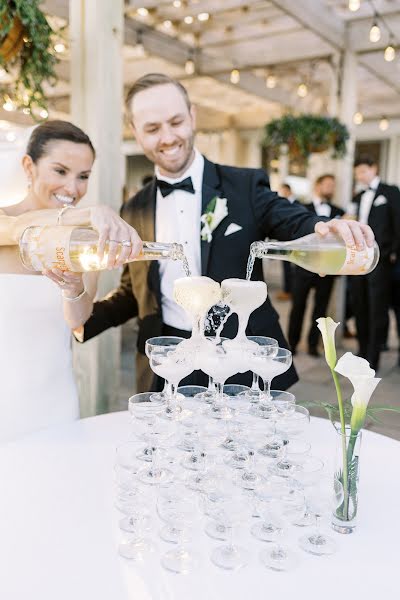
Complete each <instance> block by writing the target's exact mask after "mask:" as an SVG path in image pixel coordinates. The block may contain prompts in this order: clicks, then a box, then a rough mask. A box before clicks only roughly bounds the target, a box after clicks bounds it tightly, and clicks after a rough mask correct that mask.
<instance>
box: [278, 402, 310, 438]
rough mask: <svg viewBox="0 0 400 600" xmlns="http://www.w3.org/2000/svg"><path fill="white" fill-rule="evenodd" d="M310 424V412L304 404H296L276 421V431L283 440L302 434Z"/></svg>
mask: <svg viewBox="0 0 400 600" xmlns="http://www.w3.org/2000/svg"><path fill="white" fill-rule="evenodd" d="M309 425H310V413H309V411H308V410H307V408H304V406H298V405H296V406H295V407H294V411H293V412H290V413H289V414H286V415H284V416H283V417H282V418H281V419H279V421H278V422H277V425H276V427H277V432H278V433H279V435H281V436H282V437H283V439H284V440H289V439H292V438H294V437H300V436H302V435H303V434H304V433H305V431H306V430H307V429H308V426H309Z"/></svg>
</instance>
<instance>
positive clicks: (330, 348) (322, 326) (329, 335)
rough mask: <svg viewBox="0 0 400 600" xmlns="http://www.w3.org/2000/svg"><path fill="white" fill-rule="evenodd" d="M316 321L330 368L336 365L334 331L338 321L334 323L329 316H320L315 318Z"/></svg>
mask: <svg viewBox="0 0 400 600" xmlns="http://www.w3.org/2000/svg"><path fill="white" fill-rule="evenodd" d="M317 323H318V325H317V327H318V329H319V330H320V332H321V334H322V341H323V343H324V351H325V359H326V362H327V363H328V366H329V367H330V368H331V369H334V368H335V365H336V346H335V331H336V328H337V326H338V325H339V323H335V321H334V320H333V319H331V317H321V318H319V319H317Z"/></svg>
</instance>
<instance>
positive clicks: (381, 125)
mask: <svg viewBox="0 0 400 600" xmlns="http://www.w3.org/2000/svg"><path fill="white" fill-rule="evenodd" d="M388 127H389V121H388V119H387V118H386V117H382V119H381V120H380V121H379V129H380V130H381V131H386V130H387V129H388Z"/></svg>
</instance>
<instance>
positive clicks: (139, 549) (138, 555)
mask: <svg viewBox="0 0 400 600" xmlns="http://www.w3.org/2000/svg"><path fill="white" fill-rule="evenodd" d="M154 551H155V546H154V544H153V542H152V541H151V540H146V539H138V540H133V541H131V542H125V543H123V544H120V545H119V547H118V553H119V554H120V556H123V557H124V558H127V559H129V560H143V559H144V558H145V556H146V554H148V553H149V552H154Z"/></svg>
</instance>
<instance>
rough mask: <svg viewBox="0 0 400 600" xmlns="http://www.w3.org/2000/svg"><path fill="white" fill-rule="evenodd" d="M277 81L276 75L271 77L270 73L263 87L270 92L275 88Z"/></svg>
mask: <svg viewBox="0 0 400 600" xmlns="http://www.w3.org/2000/svg"><path fill="white" fill-rule="evenodd" d="M277 81H278V79H277V77H276V75H273V74H272V73H270V74H269V75H268V76H267V78H266V80H265V85H266V86H267V88H269V89H270V90H273V89H274V88H276V84H277Z"/></svg>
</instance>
